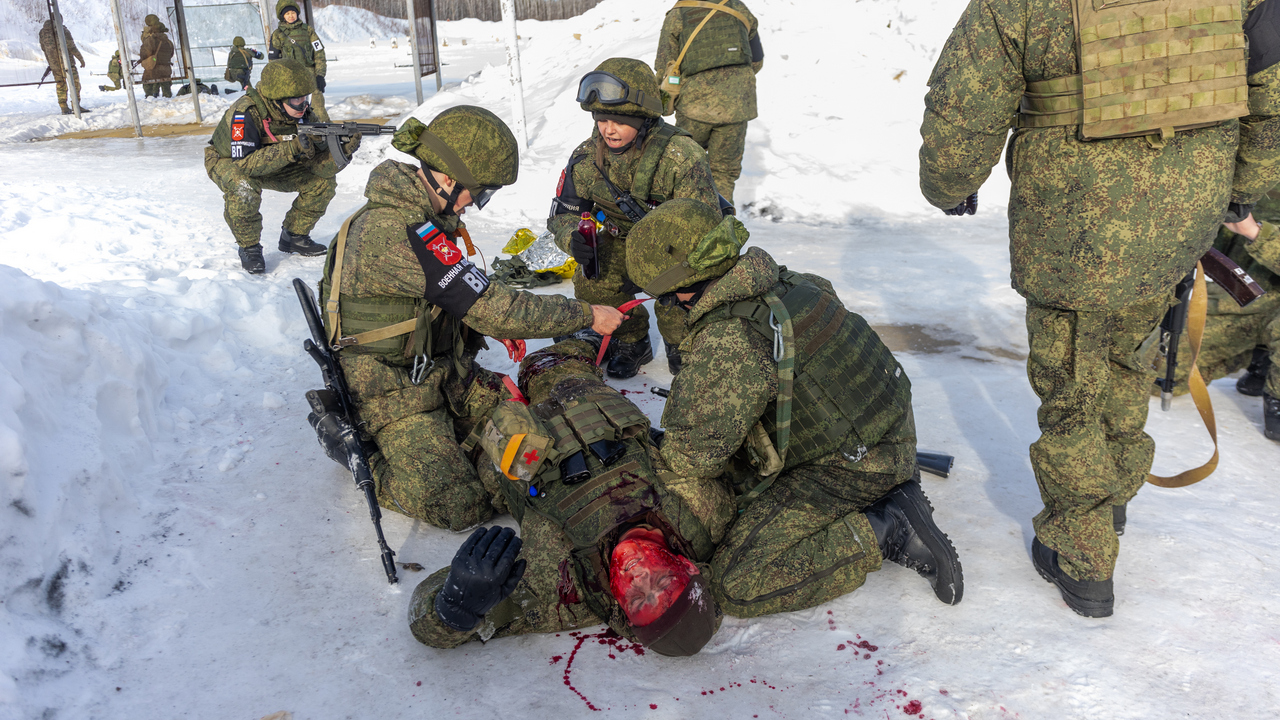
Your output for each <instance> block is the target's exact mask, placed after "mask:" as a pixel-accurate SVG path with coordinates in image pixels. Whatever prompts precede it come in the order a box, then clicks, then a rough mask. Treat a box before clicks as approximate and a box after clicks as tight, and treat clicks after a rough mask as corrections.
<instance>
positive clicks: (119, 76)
mask: <svg viewBox="0 0 1280 720" xmlns="http://www.w3.org/2000/svg"><path fill="white" fill-rule="evenodd" d="M107 77H109V78H111V82H113V83H115V87H107V86H106V85H99V86H98V89H99V90H101V91H103V92H110V91H112V90H119V89H120V83H121V82H122V81H123V80H124V70H123V69H122V68H121V67H120V51H119V50H117V51H115V52H114V53H112V54H111V62H109V63H107Z"/></svg>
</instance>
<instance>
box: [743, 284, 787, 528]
mask: <svg viewBox="0 0 1280 720" xmlns="http://www.w3.org/2000/svg"><path fill="white" fill-rule="evenodd" d="M764 301H765V303H767V304H768V307H769V327H771V328H773V333H774V335H773V337H774V340H773V359H774V360H776V361H777V362H778V400H777V414H776V416H775V420H776V423H775V424H776V427H777V452H778V459H777V462H776V463H772V462H771V463H770V465H771V466H773V467H777V468H778V472H776V473H774V474H772V475H769V476H768V477H766V478H765V479H764V480H763V481H762V482H760V483H759V484H758V485H756V486H755V487H753V488H751V490H750V491H749V492H747V493H746V494H745V495H744V496H743V497H742V498H741V499H740V500H739V503H740V506H741V505H742V504H746V503H749V502H751V501H752V500H755V499H756V498H757V497H760V494H761V493H763V492H764V491H765V490H768V489H769V486H770V485H773V482H774V481H775V480H777V479H778V477H779V476H780V475H781V474H782V472H781V470H782V468H783V467H785V466H786V463H787V446H788V445H789V444H790V442H791V396H792V390H793V387H794V385H795V369H796V349H795V332H794V328H792V326H791V313H790V312H788V311H787V306H786V305H785V304H783V302H782V301H781V300H779V299H778V296H777V295H776V294H774V292H773V291H769V292H768V293H766V294H765V296H764ZM737 305H745V303H737ZM735 307H736V305H735ZM762 429H763V428H762Z"/></svg>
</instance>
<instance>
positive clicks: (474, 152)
mask: <svg viewBox="0 0 1280 720" xmlns="http://www.w3.org/2000/svg"><path fill="white" fill-rule="evenodd" d="M391 146H392V147H394V148H395V149H397V150H399V151H400V152H403V153H407V154H409V155H412V156H414V157H416V158H418V161H419V162H420V163H421V164H422V169H423V171H424V173H425V175H426V176H427V182H428V183H429V184H430V185H431V186H432V188H433V189H435V190H436V192H438V193H440V195H441V197H443V198H445V200H446V201H447V202H446V207H445V211H446V213H448V212H450V211H451V208H452V207H453V204H454V201H456V200H457V196H458V195H460V194H461V193H462V190H463V189H466V190H470V191H471V198H472V200H473V201H474V202H475V204H476V207H481V208H482V207H484V205H485V203H487V202H488V201H489V198H491V197H492V196H493V194H494V193H495V192H496V191H497V190H498V189H499V188H501V187H502V186H504V185H511V184H512V183H514V182H515V181H516V178H517V177H518V176H519V174H520V148H519V145H518V144H517V143H516V137H515V135H513V134H512V133H511V128H509V127H507V124H506V123H505V122H503V121H502V119H501V118H499V117H498V116H497V115H494V114H493V113H492V112H490V111H488V110H485V109H484V108H482V107H476V106H475V105H458V106H455V107H451V108H449V109H448V110H445V111H444V112H442V113H440V114H439V115H437V116H435V118H433V119H432V120H431V123H430V124H428V125H423V124H422V121H421V120H419V119H417V118H409V120H407V121H406V122H405V124H404V125H401V126H400V129H399V130H396V134H395V135H394V136H393V137H392V138H391ZM427 170H435V171H437V172H442V173H444V174H445V175H448V176H449V177H450V178H452V179H453V180H454V181H456V182H457V185H456V186H455V187H454V190H453V194H452V199H450V197H449V196H447V194H446V193H445V192H444V191H443V190H442V189H441V188H440V187H439V186H437V185H436V182H435V179H434V178H433V177H432V176H431V173H429V172H426V171H427Z"/></svg>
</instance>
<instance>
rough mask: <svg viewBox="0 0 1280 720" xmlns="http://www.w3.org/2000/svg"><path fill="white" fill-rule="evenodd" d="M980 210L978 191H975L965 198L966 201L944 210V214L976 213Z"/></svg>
mask: <svg viewBox="0 0 1280 720" xmlns="http://www.w3.org/2000/svg"><path fill="white" fill-rule="evenodd" d="M977 212H978V193H974V194H972V195H970V196H969V197H967V198H965V199H964V202H962V203H960V204H959V205H957V206H955V207H953V208H951V209H950V210H943V211H942V214H943V215H975V214H977Z"/></svg>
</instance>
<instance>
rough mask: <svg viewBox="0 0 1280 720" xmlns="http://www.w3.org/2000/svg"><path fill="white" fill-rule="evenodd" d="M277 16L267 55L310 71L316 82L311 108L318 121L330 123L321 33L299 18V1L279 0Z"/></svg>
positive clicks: (325, 66)
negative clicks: (325, 89)
mask: <svg viewBox="0 0 1280 720" xmlns="http://www.w3.org/2000/svg"><path fill="white" fill-rule="evenodd" d="M276 17H277V18H279V20H280V24H279V25H277V26H276V29H275V32H273V33H271V42H270V43H269V44H268V46H267V57H269V58H271V59H272V60H277V59H279V58H284V59H286V60H293V61H294V62H296V63H298V64H300V65H302V66H303V67H305V68H307V69H308V70H310V71H311V74H312V75H314V76H315V85H316V91H315V93H313V94H312V95H311V109H312V111H313V112H314V113H315V115H316V122H329V113H328V112H326V111H325V109H324V85H325V82H324V73H325V70H326V68H327V67H328V65H327V64H326V62H325V54H324V43H322V42H320V36H318V35H316V31H315V30H312V29H311V26H310V25H308V24H306V23H304V22H302V20H300V19H299V11H298V3H297V0H278V2H276Z"/></svg>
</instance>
